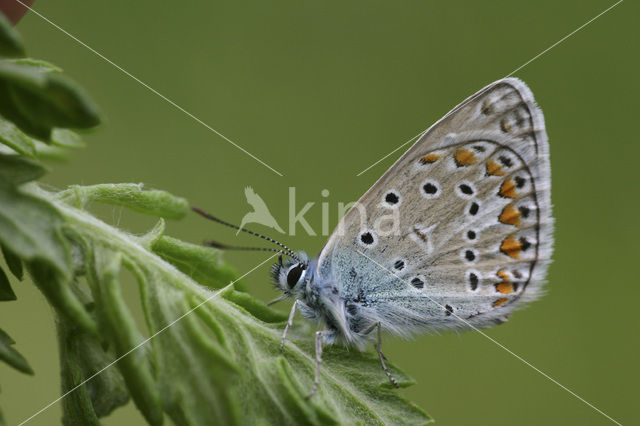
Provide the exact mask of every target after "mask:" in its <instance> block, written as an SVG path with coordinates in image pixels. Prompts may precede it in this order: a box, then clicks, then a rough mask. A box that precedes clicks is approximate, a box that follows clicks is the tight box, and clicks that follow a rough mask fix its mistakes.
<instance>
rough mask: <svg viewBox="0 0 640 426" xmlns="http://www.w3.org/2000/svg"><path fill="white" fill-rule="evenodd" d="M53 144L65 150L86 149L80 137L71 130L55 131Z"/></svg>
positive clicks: (52, 135) (52, 138)
mask: <svg viewBox="0 0 640 426" xmlns="http://www.w3.org/2000/svg"><path fill="white" fill-rule="evenodd" d="M51 142H52V143H53V144H54V145H57V146H60V147H63V148H71V149H80V148H84V147H85V143H84V141H83V140H82V138H80V135H78V134H77V133H76V132H73V131H71V130H69V129H53V132H52V133H51Z"/></svg>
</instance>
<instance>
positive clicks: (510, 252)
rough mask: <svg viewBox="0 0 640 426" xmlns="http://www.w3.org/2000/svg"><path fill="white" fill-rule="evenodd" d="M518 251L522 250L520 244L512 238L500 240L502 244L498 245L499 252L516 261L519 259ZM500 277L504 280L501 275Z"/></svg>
mask: <svg viewBox="0 0 640 426" xmlns="http://www.w3.org/2000/svg"><path fill="white" fill-rule="evenodd" d="M520 250H522V243H521V242H520V241H518V240H516V239H515V238H513V237H507V238H505V239H504V240H502V244H500V251H501V252H503V253H504V254H506V255H507V256H509V257H512V258H514V259H518V258H519V257H520ZM498 275H500V272H498ZM505 275H506V274H505ZM500 277H501V278H502V279H505V278H504V277H503V276H501V275H500Z"/></svg>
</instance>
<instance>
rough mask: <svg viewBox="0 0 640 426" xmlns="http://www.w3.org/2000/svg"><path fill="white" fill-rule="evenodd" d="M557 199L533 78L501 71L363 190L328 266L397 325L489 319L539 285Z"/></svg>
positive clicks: (352, 294) (352, 297) (324, 256)
mask: <svg viewBox="0 0 640 426" xmlns="http://www.w3.org/2000/svg"><path fill="white" fill-rule="evenodd" d="M550 208H551V206H550V168H549V158H548V143H547V136H546V132H545V128H544V121H543V117H542V112H541V111H540V109H539V108H538V107H537V106H536V105H535V102H534V100H533V95H532V94H531V92H530V91H529V89H528V88H527V87H526V85H525V84H524V83H522V82H521V81H520V80H517V79H513V78H509V79H504V80H500V81H497V82H495V83H493V84H491V85H489V86H487V87H486V88H485V89H483V90H481V91H480V92H478V93H477V94H475V95H473V96H472V97H470V98H469V99H467V100H466V101H464V102H463V103H462V104H460V105H459V106H458V107H456V108H454V110H452V111H451V112H450V113H449V114H447V115H446V116H445V117H444V118H443V119H442V120H440V121H439V122H438V123H436V124H435V125H434V126H432V128H430V129H429V130H428V131H427V132H426V133H425V134H424V135H423V136H422V137H421V138H420V139H419V140H418V141H417V142H416V143H415V144H414V145H413V146H412V147H411V148H410V149H409V150H408V151H407V152H406V153H405V154H404V155H403V156H402V157H401V158H400V159H399V160H398V161H397V162H396V163H395V164H394V165H393V166H392V167H391V168H390V169H389V170H388V171H387V172H386V173H385V174H384V175H383V176H382V177H381V178H380V179H379V180H378V182H377V183H376V184H375V185H374V186H373V187H372V188H371V189H370V190H369V191H368V192H367V193H366V194H365V195H364V196H363V197H362V198H361V199H360V200H359V201H358V203H357V204H356V206H355V207H354V208H353V209H352V210H350V211H349V213H348V214H347V215H346V216H345V217H344V218H343V219H342V221H341V223H340V225H339V226H338V228H337V229H336V231H335V232H334V234H333V235H332V236H331V238H330V239H329V242H328V243H327V246H326V247H325V248H324V249H323V251H322V253H321V255H320V258H319V266H318V274H319V277H320V278H321V279H324V280H328V281H331V282H333V283H336V285H337V287H338V291H340V293H341V296H342V297H343V298H344V299H346V300H347V301H353V302H354V303H359V304H360V305H361V306H362V307H363V309H364V310H365V311H368V312H369V314H370V316H371V317H372V318H379V319H380V320H381V321H383V323H384V324H385V326H386V327H387V328H389V329H396V331H399V329H407V328H412V327H411V326H415V327H428V328H439V327H460V326H464V325H465V322H466V325H469V324H470V325H474V326H476V325H477V326H486V325H490V324H493V323H494V322H495V321H499V320H501V319H502V318H503V317H504V316H505V314H508V313H509V312H510V311H511V310H512V309H513V308H514V307H515V306H517V305H518V304H519V303H520V302H521V301H523V300H529V299H531V298H533V297H535V296H536V294H538V293H539V289H540V287H541V285H542V281H543V279H544V275H545V273H546V266H547V264H548V263H549V259H550V256H551V244H552V236H551V232H552V226H553V220H552V218H551V212H550ZM454 314H455V315H454ZM460 319H464V320H465V322H462V321H460ZM405 332H406V331H405Z"/></svg>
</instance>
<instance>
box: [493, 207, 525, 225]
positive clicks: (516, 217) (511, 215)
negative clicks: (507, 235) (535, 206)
mask: <svg viewBox="0 0 640 426" xmlns="http://www.w3.org/2000/svg"><path fill="white" fill-rule="evenodd" d="M498 220H499V221H500V222H502V223H504V224H505V225H513V226H520V212H519V211H518V210H516V209H515V208H514V207H513V204H508V205H507V206H506V207H505V208H504V209H503V210H502V213H500V216H499V217H498Z"/></svg>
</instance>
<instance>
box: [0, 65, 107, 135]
mask: <svg viewBox="0 0 640 426" xmlns="http://www.w3.org/2000/svg"><path fill="white" fill-rule="evenodd" d="M0 114H1V115H3V116H4V117H5V118H7V119H9V120H10V121H13V122H14V123H15V124H16V125H18V126H19V127H20V128H21V129H22V130H23V131H25V132H27V133H30V134H31V135H33V136H35V137H37V138H40V139H43V140H46V141H48V140H49V138H50V136H51V130H52V129H53V128H54V127H61V128H64V127H71V128H90V127H94V126H96V125H98V124H99V123H100V118H99V113H98V109H97V107H96V106H95V105H94V104H93V102H92V101H91V100H90V99H89V97H88V96H87V95H86V94H85V92H84V90H82V89H81V88H80V87H79V86H78V85H76V84H75V83H74V82H73V81H71V80H69V79H68V78H66V77H65V76H64V75H62V74H59V73H55V72H49V71H43V68H42V67H41V66H33V65H29V64H26V63H16V62H13V63H12V62H9V61H0Z"/></svg>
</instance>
